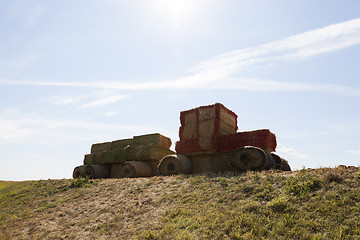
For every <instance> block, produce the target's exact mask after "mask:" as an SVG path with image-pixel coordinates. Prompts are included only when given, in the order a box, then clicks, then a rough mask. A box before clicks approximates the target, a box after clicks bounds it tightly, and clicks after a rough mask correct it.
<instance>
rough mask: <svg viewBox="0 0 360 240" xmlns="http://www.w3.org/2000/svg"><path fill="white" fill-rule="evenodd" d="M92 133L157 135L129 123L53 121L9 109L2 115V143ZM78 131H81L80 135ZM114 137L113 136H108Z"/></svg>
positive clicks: (0, 130)
mask: <svg viewBox="0 0 360 240" xmlns="http://www.w3.org/2000/svg"><path fill="white" fill-rule="evenodd" d="M64 129H66V131H64ZM83 129H87V130H91V131H85V133H86V132H89V133H90V134H91V135H96V132H101V133H102V135H106V134H104V132H110V133H113V132H122V133H128V132H131V133H133V132H135V133H139V134H140V133H144V132H153V131H155V129H153V127H149V126H139V125H126V124H105V123H98V122H91V121H78V120H69V119H49V118H44V117H41V116H38V115H34V114H30V113H23V112H21V111H20V109H17V108H9V109H5V110H4V111H2V112H0V144H7V143H12V142H21V141H27V140H29V139H31V141H34V140H35V141H36V139H38V140H41V141H42V140H43V139H53V137H44V136H56V138H54V139H57V141H60V140H59V139H58V138H59V136H61V135H62V134H65V135H66V136H64V139H69V138H70V137H69V135H71V137H72V138H73V139H75V138H78V139H82V138H84V132H83V131H78V130H83ZM77 131H78V132H77ZM108 135H110V134H108Z"/></svg>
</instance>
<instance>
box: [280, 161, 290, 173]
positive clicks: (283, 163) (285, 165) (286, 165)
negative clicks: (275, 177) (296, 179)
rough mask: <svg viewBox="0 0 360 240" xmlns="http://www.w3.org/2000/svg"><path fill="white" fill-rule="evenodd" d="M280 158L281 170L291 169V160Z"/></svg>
mask: <svg viewBox="0 0 360 240" xmlns="http://www.w3.org/2000/svg"><path fill="white" fill-rule="evenodd" d="M280 159H281V164H280V170H283V171H291V168H290V165H289V162H288V161H287V160H285V159H283V158H280Z"/></svg>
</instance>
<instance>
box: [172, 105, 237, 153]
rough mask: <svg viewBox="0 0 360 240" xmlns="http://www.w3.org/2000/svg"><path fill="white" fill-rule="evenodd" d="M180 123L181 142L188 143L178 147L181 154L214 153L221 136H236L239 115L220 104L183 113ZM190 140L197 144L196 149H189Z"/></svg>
mask: <svg viewBox="0 0 360 240" xmlns="http://www.w3.org/2000/svg"><path fill="white" fill-rule="evenodd" d="M180 122H181V127H180V129H179V137H180V142H184V141H185V142H186V143H184V144H180V147H178V148H179V149H180V153H181V152H184V153H195V152H214V151H216V146H217V137H218V136H219V135H228V134H234V133H236V130H237V115H236V114H235V113H233V112H232V111H231V110H229V109H227V108H225V107H224V106H223V105H222V104H220V103H216V104H214V105H209V106H202V107H198V108H194V109H191V110H188V111H183V112H181V113H180ZM194 139H196V140H194ZM190 140H192V142H194V141H195V142H196V147H195V148H194V147H191V146H190V147H189V142H187V141H190ZM198 146H200V148H198Z"/></svg>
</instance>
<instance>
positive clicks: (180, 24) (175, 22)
mask: <svg viewBox="0 0 360 240" xmlns="http://www.w3.org/2000/svg"><path fill="white" fill-rule="evenodd" d="M204 5H206V1H205V0H153V1H149V2H148V11H149V12H150V14H151V15H152V17H153V18H155V19H157V20H158V21H159V22H160V24H161V25H165V26H167V27H170V28H172V30H175V31H178V30H183V29H185V28H191V25H192V22H193V21H196V20H197V19H199V17H201V15H202V14H203V11H202V10H203V9H204Z"/></svg>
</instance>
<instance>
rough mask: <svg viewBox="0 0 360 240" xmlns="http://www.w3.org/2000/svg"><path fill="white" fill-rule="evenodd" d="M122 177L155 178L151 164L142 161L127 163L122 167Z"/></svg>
mask: <svg viewBox="0 0 360 240" xmlns="http://www.w3.org/2000/svg"><path fill="white" fill-rule="evenodd" d="M120 175H121V177H125V178H133V177H151V176H153V173H152V169H151V166H150V164H149V163H147V162H140V161H127V162H125V164H124V165H123V166H122V167H121V170H120Z"/></svg>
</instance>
